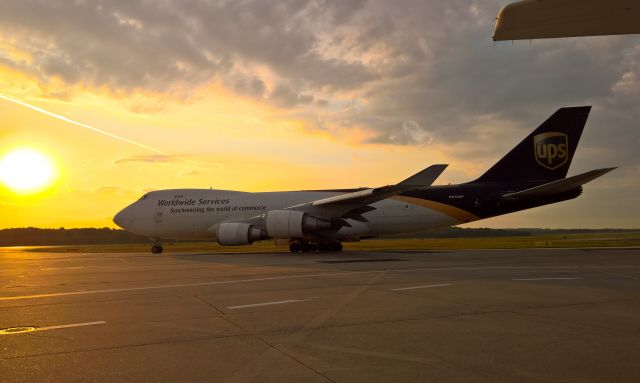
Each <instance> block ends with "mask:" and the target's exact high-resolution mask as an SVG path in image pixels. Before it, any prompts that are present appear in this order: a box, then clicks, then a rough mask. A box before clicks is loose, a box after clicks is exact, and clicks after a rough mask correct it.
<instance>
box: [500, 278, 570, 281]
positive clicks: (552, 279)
mask: <svg viewBox="0 0 640 383" xmlns="http://www.w3.org/2000/svg"><path fill="white" fill-rule="evenodd" d="M574 279H580V278H578V277H570V278H569V277H557V278H553V277H550V278H514V279H512V281H563V280H567V281H568V280H574Z"/></svg>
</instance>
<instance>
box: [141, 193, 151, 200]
mask: <svg viewBox="0 0 640 383" xmlns="http://www.w3.org/2000/svg"><path fill="white" fill-rule="evenodd" d="M148 195H149V194H145V195H143V196H142V197H140V200H139V201H142V200H143V199H147V196H148Z"/></svg>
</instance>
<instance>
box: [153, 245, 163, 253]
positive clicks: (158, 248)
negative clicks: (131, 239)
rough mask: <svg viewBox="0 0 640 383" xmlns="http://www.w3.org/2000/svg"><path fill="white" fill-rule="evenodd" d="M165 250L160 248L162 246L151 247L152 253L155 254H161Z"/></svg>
mask: <svg viewBox="0 0 640 383" xmlns="http://www.w3.org/2000/svg"><path fill="white" fill-rule="evenodd" d="M163 250H164V249H163V248H162V246H160V245H153V246H151V252H152V253H153V254H161V253H162V251H163Z"/></svg>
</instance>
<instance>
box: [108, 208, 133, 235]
mask: <svg viewBox="0 0 640 383" xmlns="http://www.w3.org/2000/svg"><path fill="white" fill-rule="evenodd" d="M113 222H114V223H115V224H116V225H118V226H120V227H121V228H123V229H125V230H127V229H128V228H130V227H131V225H132V224H133V212H132V211H131V209H130V208H128V207H126V208H124V209H122V210H120V212H118V214H116V215H115V216H114V217H113Z"/></svg>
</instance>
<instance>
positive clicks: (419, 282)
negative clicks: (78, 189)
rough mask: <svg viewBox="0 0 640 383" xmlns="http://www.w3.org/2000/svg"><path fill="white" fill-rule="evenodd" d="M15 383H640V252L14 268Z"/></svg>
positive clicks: (16, 261)
mask: <svg viewBox="0 0 640 383" xmlns="http://www.w3.org/2000/svg"><path fill="white" fill-rule="evenodd" d="M0 329H2V330H0V381H1V382H45V381H46V382H113V381H125V382H205V381H207V382H633V381H638V377H640V249H638V248H626V249H625V248H620V249H617V248H609V249H533V250H482V251H480V250H477V251H473V250H467V251H381V252H349V251H345V252H342V253H313V254H298V255H292V254H289V253H268V254H257V253H256V254H195V255H194V254H166V253H165V254H162V255H152V254H141V253H137V254H81V253H33V252H25V251H22V250H20V249H10V248H6V249H3V250H1V251H0Z"/></svg>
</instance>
